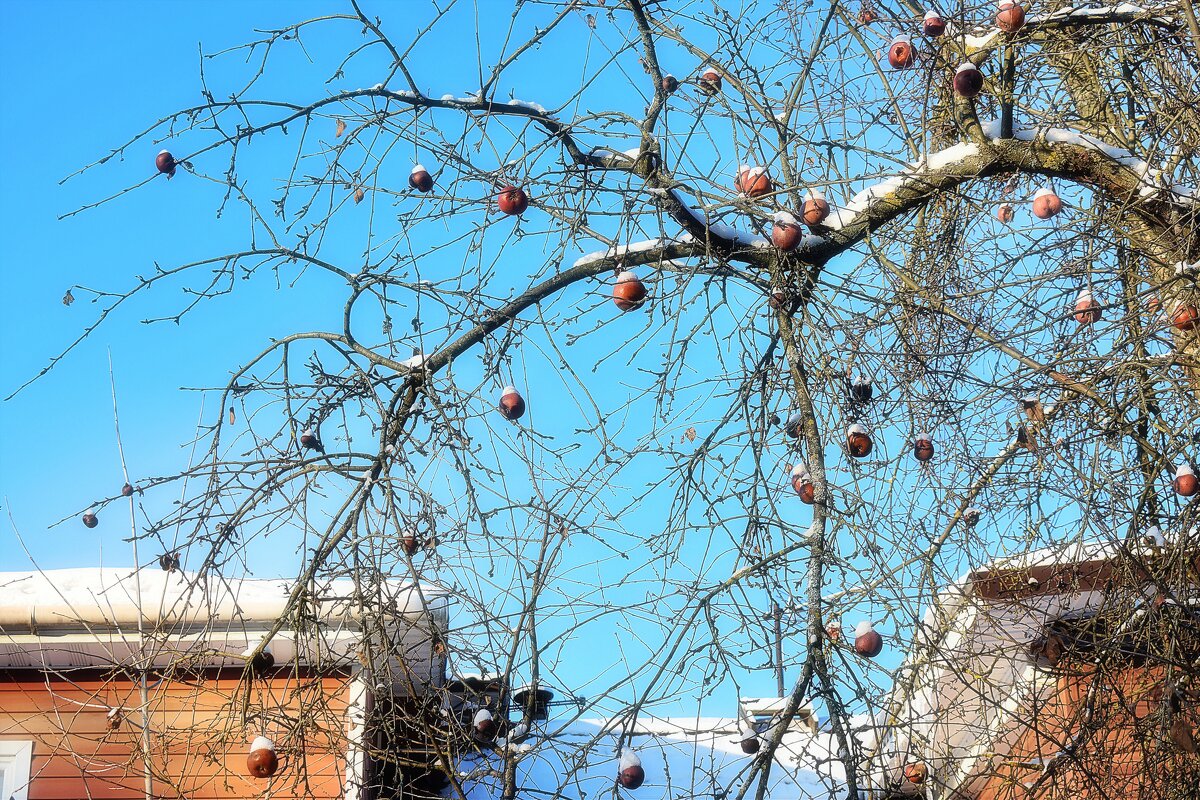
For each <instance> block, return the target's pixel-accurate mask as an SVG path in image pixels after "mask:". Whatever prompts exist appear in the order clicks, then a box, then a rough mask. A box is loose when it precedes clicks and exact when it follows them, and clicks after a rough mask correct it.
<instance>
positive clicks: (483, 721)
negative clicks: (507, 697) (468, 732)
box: [471, 708, 496, 741]
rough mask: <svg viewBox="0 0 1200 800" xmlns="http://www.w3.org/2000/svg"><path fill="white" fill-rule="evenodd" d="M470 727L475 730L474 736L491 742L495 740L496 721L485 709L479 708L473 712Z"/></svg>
mask: <svg viewBox="0 0 1200 800" xmlns="http://www.w3.org/2000/svg"><path fill="white" fill-rule="evenodd" d="M471 727H472V728H473V729H474V730H475V735H476V736H478V737H479V738H480V739H485V740H487V741H491V740H492V739H495V738H496V719H495V718H494V717H493V716H492V712H491V711H488V710H487V709H486V708H481V709H479V710H478V711H476V712H475V717H474V719H472V720H471Z"/></svg>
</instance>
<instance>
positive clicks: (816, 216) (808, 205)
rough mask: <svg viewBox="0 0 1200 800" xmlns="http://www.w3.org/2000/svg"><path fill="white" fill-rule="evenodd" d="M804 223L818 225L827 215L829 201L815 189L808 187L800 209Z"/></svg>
mask: <svg viewBox="0 0 1200 800" xmlns="http://www.w3.org/2000/svg"><path fill="white" fill-rule="evenodd" d="M800 215H801V216H802V217H803V218H804V224H805V225H820V224H821V223H822V222H824V221H825V220H826V219H828V217H829V201H828V200H826V199H825V195H823V194H821V192H820V191H819V190H817V189H809V190H808V194H807V195H806V196H805V198H804V208H802V209H801V210H800Z"/></svg>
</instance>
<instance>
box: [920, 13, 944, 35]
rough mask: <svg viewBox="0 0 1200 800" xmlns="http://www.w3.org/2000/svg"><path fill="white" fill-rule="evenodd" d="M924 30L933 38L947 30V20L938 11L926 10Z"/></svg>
mask: <svg viewBox="0 0 1200 800" xmlns="http://www.w3.org/2000/svg"><path fill="white" fill-rule="evenodd" d="M921 26H922V31H923V32H924V33H925V35H926V36H928V37H929V38H931V39H934V38H937V37H938V36H941V35H942V34H943V33H945V32H946V20H945V19H943V18H942V15H941V14H939V13H938V12H936V11H926V12H925V19H923V20H922V21H921Z"/></svg>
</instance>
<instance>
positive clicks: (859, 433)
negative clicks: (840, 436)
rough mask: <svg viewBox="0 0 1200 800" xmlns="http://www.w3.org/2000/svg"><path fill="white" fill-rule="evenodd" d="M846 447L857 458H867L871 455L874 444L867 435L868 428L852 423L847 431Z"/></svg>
mask: <svg viewBox="0 0 1200 800" xmlns="http://www.w3.org/2000/svg"><path fill="white" fill-rule="evenodd" d="M846 449H847V450H848V451H849V453H850V455H852V456H854V457H855V458H866V457H867V456H869V455H871V450H872V449H874V444H873V443H872V442H871V437H870V436H868V435H867V429H866V428H864V427H863V426H862V425H851V426H850V429H849V430H847V431H846Z"/></svg>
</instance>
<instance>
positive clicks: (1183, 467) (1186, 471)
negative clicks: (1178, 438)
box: [1171, 464, 1200, 497]
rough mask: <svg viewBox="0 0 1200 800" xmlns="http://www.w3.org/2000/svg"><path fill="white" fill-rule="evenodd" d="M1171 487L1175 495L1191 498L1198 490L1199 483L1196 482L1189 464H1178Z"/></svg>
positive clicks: (1199, 487) (1193, 471)
mask: <svg viewBox="0 0 1200 800" xmlns="http://www.w3.org/2000/svg"><path fill="white" fill-rule="evenodd" d="M1171 486H1172V487H1173V488H1174V489H1175V494H1177V495H1180V496H1181V497H1191V496H1192V495H1194V494H1195V493H1196V490H1197V489H1200V482H1197V480H1196V472H1195V470H1193V469H1192V467H1191V465H1190V464H1180V465H1179V468H1178V469H1176V470H1175V480H1173V481H1172V482H1171Z"/></svg>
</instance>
